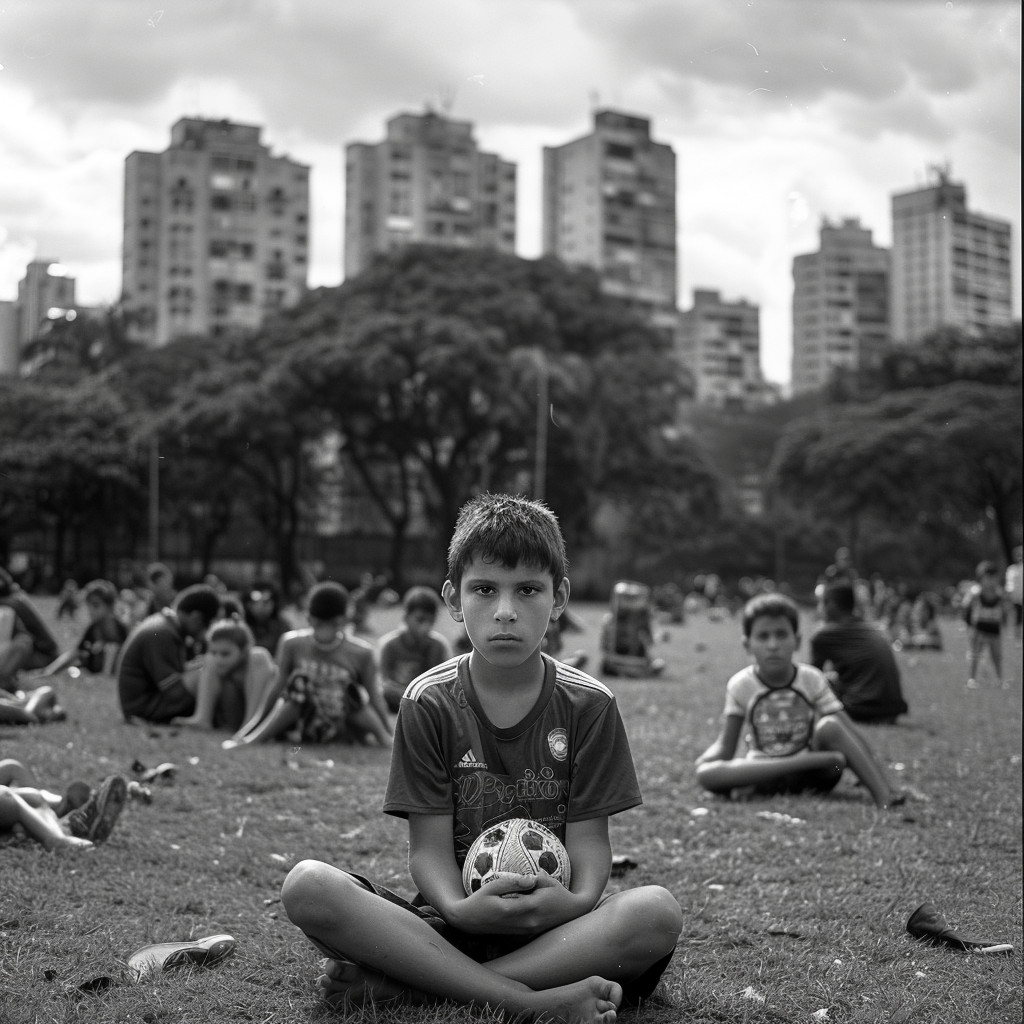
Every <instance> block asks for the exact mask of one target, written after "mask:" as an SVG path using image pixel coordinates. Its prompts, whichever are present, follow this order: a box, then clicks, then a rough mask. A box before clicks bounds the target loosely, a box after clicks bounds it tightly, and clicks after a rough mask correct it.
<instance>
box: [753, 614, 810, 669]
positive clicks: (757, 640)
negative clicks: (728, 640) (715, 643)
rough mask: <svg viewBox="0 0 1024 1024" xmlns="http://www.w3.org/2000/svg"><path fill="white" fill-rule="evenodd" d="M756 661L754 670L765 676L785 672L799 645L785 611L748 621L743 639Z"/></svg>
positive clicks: (796, 634) (798, 636)
mask: <svg viewBox="0 0 1024 1024" xmlns="http://www.w3.org/2000/svg"><path fill="white" fill-rule="evenodd" d="M743 646H744V647H745V648H746V649H747V651H748V652H749V653H750V655H751V656H752V657H753V659H754V661H755V662H756V663H757V671H758V672H759V673H760V675H761V676H762V677H763V678H765V679H769V680H776V679H782V678H785V677H787V676H788V675H789V670H790V666H791V665H792V664H793V655H794V654H795V653H796V649H797V648H798V647H799V646H800V634H799V633H797V632H796V631H795V630H794V629H793V626H792V624H791V623H790V621H789V619H787V618H786V616H785V615H759V616H758V617H757V618H756V619H754V621H753V622H752V623H751V625H750V635H749V636H747V637H745V638H744V640H743Z"/></svg>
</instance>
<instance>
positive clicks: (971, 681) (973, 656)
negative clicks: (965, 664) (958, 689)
mask: <svg viewBox="0 0 1024 1024" xmlns="http://www.w3.org/2000/svg"><path fill="white" fill-rule="evenodd" d="M980 657H981V638H980V637H979V636H978V632H977V630H972V631H971V648H970V663H969V665H970V667H969V668H968V670H967V685H968V686H976V685H977V679H978V661H979V660H980Z"/></svg>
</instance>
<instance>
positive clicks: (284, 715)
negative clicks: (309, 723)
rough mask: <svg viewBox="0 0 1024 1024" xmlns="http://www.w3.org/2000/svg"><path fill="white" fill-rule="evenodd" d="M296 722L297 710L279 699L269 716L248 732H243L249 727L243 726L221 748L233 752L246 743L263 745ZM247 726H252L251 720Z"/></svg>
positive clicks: (289, 703)
mask: <svg viewBox="0 0 1024 1024" xmlns="http://www.w3.org/2000/svg"><path fill="white" fill-rule="evenodd" d="M298 720H299V709H298V708H297V707H296V706H295V705H294V704H293V703H292V702H291V701H289V700H285V699H284V698H283V697H279V698H278V700H277V703H276V704H275V705H274V707H273V708H272V709H271V712H270V714H269V715H267V717H266V718H264V719H263V721H262V722H259V723H256V724H255V726H254V727H253V728H252V729H250V730H249V731H248V732H246V731H245V730H246V729H247V728H248V727H249V726H248V725H243V726H242V728H241V729H239V730H238V732H236V733H235V735H234V736H232V737H231V739H229V740H225V741H224V742H223V743H222V744H221V746H222V747H223V748H224V749H225V750H233V749H234V748H235V747H240V746H243V745H244V744H246V743H264V742H265V741H266V740H272V739H273V738H274V737H275V736H277V735H279V734H280V733H282V732H284V731H285V730H286V729H290V728H291V727H292V726H293V725H294V724H295V723H296V722H297V721H298ZM249 724H252V722H251V720H250V723H249Z"/></svg>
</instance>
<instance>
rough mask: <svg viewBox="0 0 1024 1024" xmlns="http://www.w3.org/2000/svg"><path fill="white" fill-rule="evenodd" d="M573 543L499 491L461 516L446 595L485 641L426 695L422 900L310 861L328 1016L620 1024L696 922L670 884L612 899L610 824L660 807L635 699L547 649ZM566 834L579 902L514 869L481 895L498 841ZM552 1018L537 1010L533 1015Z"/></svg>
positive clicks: (420, 810) (297, 878)
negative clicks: (633, 724)
mask: <svg viewBox="0 0 1024 1024" xmlns="http://www.w3.org/2000/svg"><path fill="white" fill-rule="evenodd" d="M565 573H566V560H565V548H564V545H563V542H562V535H561V532H560V530H559V528H558V522H557V520H556V519H555V517H554V515H553V514H552V513H551V512H550V511H549V510H548V509H547V508H546V507H545V506H544V505H541V504H539V503H537V502H531V501H527V500H525V499H523V498H517V497H512V496H509V495H491V494H485V495H482V496H480V497H478V498H475V499H473V500H472V501H471V502H469V503H468V504H467V505H466V506H465V507H463V509H462V511H461V513H460V514H459V518H458V522H457V523H456V527H455V535H454V537H453V539H452V542H451V546H450V548H449V553H448V580H447V581H446V582H445V585H444V591H443V597H444V600H445V603H446V604H447V606H448V610H449V612H450V613H451V615H452V617H453V618H454V619H455V620H456V621H457V622H465V625H466V629H467V631H468V633H469V637H470V640H471V641H472V645H473V650H472V653H471V654H469V655H465V656H463V657H460V658H458V659H453V660H452V661H448V662H446V663H445V664H443V665H440V666H438V667H437V668H434V669H432V670H431V671H430V672H428V673H427V674H426V675H424V676H421V677H420V678H419V679H418V680H416V681H414V682H413V684H412V685H411V686H410V687H409V688H408V690H407V691H406V693H405V696H404V697H403V699H402V704H401V709H400V710H399V712H398V723H397V725H396V731H395V745H394V747H393V749H392V760H391V775H390V778H389V781H388V788H387V794H386V796H385V799H384V811H385V813H387V814H393V815H396V816H397V817H400V818H407V819H408V822H409V870H410V873H411V874H412V878H413V881H414V882H415V884H416V886H417V888H418V889H419V895H417V897H416V899H414V900H413V902H412V903H409V902H407V901H406V900H404V899H402V898H401V897H400V896H398V895H397V894H395V893H393V892H390V891H389V890H387V889H384V888H382V887H381V886H378V885H376V884H374V883H373V882H371V881H369V880H368V879H366V878H363V877H362V876H360V875H356V874H352V873H350V872H348V871H343V870H341V869H340V868H335V867H332V866H330V865H328V864H324V863H321V862H318V861H311V860H307V861H303V862H301V863H300V864H298V865H296V866H295V867H294V868H293V869H292V871H291V872H290V873H289V875H288V877H287V878H286V879H285V883H284V888H283V889H282V893H281V899H282V903H283V904H284V907H285V910H286V911H287V913H288V917H289V918H290V919H291V921H292V923H293V924H295V925H297V926H298V927H299V928H301V929H302V931H303V932H304V933H305V934H306V936H307V937H308V938H309V939H310V940H311V941H312V942H313V944H314V945H315V946H316V947H317V948H318V949H320V950H321V951H323V952H324V953H326V954H327V955H328V956H329V957H331V958H332V959H331V962H330V963H329V964H328V965H327V973H326V975H325V977H323V978H322V979H321V981H320V984H321V986H322V987H323V988H324V990H325V996H326V998H327V1000H328V1002H331V1003H339V1004H345V1005H349V1004H353V1003H360V1002H364V1001H366V1000H375V999H387V998H395V999H399V1000H401V999H408V1000H415V1001H424V1002H426V1001H433V1000H442V999H450V1000H454V1001H456V1002H459V1003H463V1004H473V1005H476V1006H479V1007H482V1006H487V1007H489V1008H490V1010H491V1012H499V1011H505V1012H507V1013H508V1015H509V1016H510V1017H511V1016H513V1015H518V1014H530V1015H533V1014H541V1013H544V1014H547V1015H548V1016H546V1017H545V1019H551V1018H552V1017H556V1018H563V1019H565V1020H572V1021H577V1020H584V1021H600V1022H611V1021H614V1020H615V1011H616V1008H617V1007H618V1006H619V1004H620V1003H621V1002H623V1001H624V999H625V1000H626V1001H628V1002H631V1003H635V1002H637V1001H639V1000H640V999H644V998H646V997H648V996H649V995H650V994H651V992H652V991H653V990H654V988H655V986H656V985H657V983H658V980H659V978H660V977H661V974H662V972H663V971H664V970H665V968H666V966H667V965H668V962H669V960H670V958H671V956H672V952H673V950H674V948H675V945H676V941H677V940H678V938H679V933H680V931H681V928H682V913H681V911H680V909H679V905H678V904H677V903H676V901H675V898H674V897H673V896H672V894H671V893H670V892H668V891H667V890H666V889H664V888H662V887H661V886H654V885H649V886H641V887H638V888H635V889H626V890H623V891H621V892H615V893H611V894H605V885H606V884H607V882H608V878H609V874H610V871H611V860H612V857H611V846H610V843H609V836H608V818H609V816H610V815H612V814H617V813H618V812H620V811H624V810H626V809H628V808H630V807H635V806H636V805H638V804H639V803H640V802H641V798H640V791H639V788H638V786H637V781H636V774H635V772H634V769H633V761H632V758H631V756H630V752H629V744H628V742H627V740H626V734H625V730H624V729H623V726H622V720H621V718H620V717H619V712H618V708H617V707H616V704H615V697H614V696H613V694H612V693H611V691H610V690H608V689H607V688H606V687H605V686H604V685H603V684H602V683H599V682H598V681H597V680H595V679H592V678H591V677H590V676H588V675H585V674H584V673H583V672H580V671H579V670H578V669H574V668H570V667H568V666H566V665H562V664H560V663H558V662H556V661H554V660H553V659H551V658H548V657H546V656H545V655H543V654H542V653H541V643H542V641H543V639H544V633H545V630H546V629H547V625H548V622H549V621H550V619H551V618H552V616H558V615H561V614H562V612H563V610H564V609H565V605H566V602H567V601H568V599H569V581H568V579H566V575H565ZM511 818H531V819H533V820H535V821H539V822H541V823H542V824H544V825H546V826H547V827H548V828H549V829H551V831H552V832H554V833H555V834H556V835H557V836H558V838H559V839H560V840H561V841H562V842H563V844H564V845H565V848H566V850H567V851H568V855H569V860H570V863H571V866H572V878H571V886H570V888H568V889H567V888H565V887H564V886H563V885H562V883H561V882H559V881H556V880H555V879H554V878H552V877H551V876H550V875H548V874H547V873H546V872H541V873H540V874H538V875H517V874H510V875H505V876H503V877H499V878H498V879H497V880H495V881H492V882H488V883H487V884H486V885H483V886H481V887H480V888H479V889H477V890H476V891H475V892H474V893H473V894H472V895H470V896H467V895H466V892H465V890H464V888H463V882H462V867H463V864H464V861H465V858H466V854H467V851H468V850H469V848H470V846H471V845H472V843H473V841H474V840H475V839H476V838H477V836H478V835H480V833H481V832H482V831H483V830H484V829H485V828H487V827H489V826H491V825H494V824H496V823H500V822H502V821H507V820H509V819H511ZM531 1019H532V1016H531Z"/></svg>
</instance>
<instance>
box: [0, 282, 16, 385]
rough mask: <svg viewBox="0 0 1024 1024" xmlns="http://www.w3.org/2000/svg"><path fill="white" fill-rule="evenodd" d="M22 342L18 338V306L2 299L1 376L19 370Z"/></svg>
mask: <svg viewBox="0 0 1024 1024" xmlns="http://www.w3.org/2000/svg"><path fill="white" fill-rule="evenodd" d="M20 353H21V344H20V342H19V340H18V306H17V304H16V303H14V302H10V301H7V300H0V376H10V375H13V374H16V373H17V372H18V360H19V356H20Z"/></svg>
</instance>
